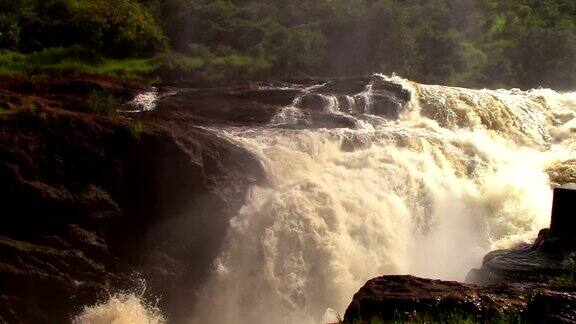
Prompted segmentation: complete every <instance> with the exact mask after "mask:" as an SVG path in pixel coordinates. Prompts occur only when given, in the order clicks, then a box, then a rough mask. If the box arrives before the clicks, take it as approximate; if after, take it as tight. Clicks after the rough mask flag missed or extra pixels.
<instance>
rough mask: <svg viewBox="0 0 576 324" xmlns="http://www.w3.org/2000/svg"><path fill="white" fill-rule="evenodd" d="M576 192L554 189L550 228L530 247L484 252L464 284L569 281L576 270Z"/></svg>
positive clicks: (541, 233)
mask: <svg viewBox="0 0 576 324" xmlns="http://www.w3.org/2000/svg"><path fill="white" fill-rule="evenodd" d="M575 195H576V191H574V190H568V189H561V188H557V189H555V190H554V204H553V208H552V221H551V228H550V229H543V230H541V231H540V232H539V234H538V238H537V239H536V240H535V241H534V243H533V244H531V245H528V244H526V245H523V246H519V247H516V248H514V249H507V250H498V251H493V252H490V253H488V254H487V255H486V256H485V257H484V259H483V261H482V267H481V268H480V269H472V270H471V271H470V273H469V274H468V276H467V278H466V281H467V282H470V283H475V284H482V285H488V284H493V283H499V282H545V281H555V280H559V279H566V278H572V280H574V278H573V277H574V269H576V235H575V233H574V227H573V226H572V227H571V225H572V223H573V222H574V217H573V213H572V211H571V210H572V202H573V201H574V200H573V199H574V197H575Z"/></svg>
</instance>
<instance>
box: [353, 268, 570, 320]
mask: <svg viewBox="0 0 576 324" xmlns="http://www.w3.org/2000/svg"><path fill="white" fill-rule="evenodd" d="M575 301H576V286H574V285H570V284H565V285H562V284H555V285H541V284H531V285H494V286H487V287H480V286H474V285H468V284H463V283H458V282H448V281H440V280H431V279H422V278H416V277H412V276H383V277H378V278H375V279H372V280H370V281H368V282H367V283H366V284H365V285H364V287H362V288H361V289H360V291H358V292H357V293H356V294H355V295H354V298H353V300H352V303H351V304H350V306H348V309H347V310H346V314H345V316H344V322H345V323H371V320H373V319H377V320H380V321H384V322H387V321H408V322H444V323H461V322H466V321H467V322H474V323H495V322H498V323H501V322H504V323H509V322H528V323H573V322H574V321H576V303H575Z"/></svg>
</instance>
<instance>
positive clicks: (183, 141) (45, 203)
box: [0, 80, 265, 323]
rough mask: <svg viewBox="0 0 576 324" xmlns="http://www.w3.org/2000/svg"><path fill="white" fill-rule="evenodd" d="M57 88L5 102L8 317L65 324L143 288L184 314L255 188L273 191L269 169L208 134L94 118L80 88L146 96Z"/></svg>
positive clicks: (1, 281)
mask: <svg viewBox="0 0 576 324" xmlns="http://www.w3.org/2000/svg"><path fill="white" fill-rule="evenodd" d="M5 82H6V81H5ZM55 85H57V87H56V86H55ZM50 86H51V87H52V88H49V89H46V88H45V86H44V85H42V84H41V85H40V86H39V85H38V84H25V83H19V81H15V80H11V83H10V84H8V85H6V84H4V89H9V90H1V93H0V94H1V95H2V99H3V102H7V103H9V104H10V106H12V107H13V109H10V110H8V109H7V110H6V111H2V114H1V115H0V156H1V157H2V158H1V160H0V183H1V186H0V200H1V205H2V207H1V208H2V211H1V212H0V215H1V217H0V251H1V253H0V287H2V289H1V293H0V295H1V297H0V319H2V320H3V321H5V322H9V323H54V322H59V323H65V322H68V321H70V320H71V318H72V317H73V316H74V314H77V313H79V312H80V311H81V308H82V306H83V305H90V304H94V303H95V302H96V301H98V300H105V299H107V298H108V297H107V296H108V294H112V293H114V292H116V291H120V290H122V289H133V288H134V287H138V286H139V281H140V280H142V279H145V280H146V282H147V285H148V291H147V292H148V293H149V294H150V296H152V298H154V296H157V297H158V296H162V301H161V305H160V306H161V307H162V309H163V310H165V311H166V313H167V314H169V316H168V318H170V319H175V318H178V317H179V316H184V315H185V314H187V313H189V309H188V308H189V304H188V301H190V300H193V299H194V296H193V294H194V291H195V289H194V287H197V286H198V285H199V284H200V283H201V282H202V280H203V278H204V277H205V276H206V275H207V272H208V270H209V266H210V263H211V261H212V260H213V258H214V257H215V255H216V254H217V253H218V250H219V246H220V244H221V243H222V240H223V237H224V234H225V231H226V228H227V223H228V220H229V218H230V217H232V216H233V215H234V214H235V213H236V212H237V210H238V209H239V208H240V206H241V205H242V203H243V201H244V196H245V190H246V188H247V187H248V186H249V185H250V184H255V183H264V182H265V175H264V171H263V170H262V168H261V166H260V163H259V161H258V160H257V159H256V158H255V157H254V156H253V155H252V154H251V153H249V152H247V151H245V150H243V149H242V148H239V147H238V146H235V145H233V144H231V143H230V142H228V141H225V140H222V139H220V138H218V137H216V136H214V135H212V134H210V133H209V132H206V131H204V130H202V129H198V128H194V127H184V126H179V125H175V124H172V123H169V122H167V121H166V120H162V119H161V118H157V119H156V120H155V121H154V122H152V121H148V122H147V121H145V120H142V121H137V120H135V119H133V118H129V117H114V118H110V117H104V116H97V115H94V114H92V113H89V111H87V107H86V98H85V97H83V96H86V95H87V93H88V91H79V90H78V88H82V89H90V88H98V89H105V90H106V91H111V92H112V91H117V92H119V94H124V95H125V96H126V97H130V96H131V94H130V93H129V92H128V93H127V90H126V89H128V90H132V91H137V90H138V88H136V90H134V89H133V88H130V87H126V88H120V89H119V90H118V89H115V88H110V84H107V83H105V82H102V80H96V81H93V80H71V81H70V80H65V81H61V83H60V84H59V83H58V82H54V83H52V84H50ZM68 107H74V110H76V111H70V110H68V109H65V108H68ZM63 108H64V109H63ZM183 301H186V302H183Z"/></svg>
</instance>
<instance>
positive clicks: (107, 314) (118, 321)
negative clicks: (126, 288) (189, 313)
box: [73, 293, 166, 324]
mask: <svg viewBox="0 0 576 324" xmlns="http://www.w3.org/2000/svg"><path fill="white" fill-rule="evenodd" d="M141 297H142V296H138V295H135V294H132V293H128V294H116V295H114V296H112V297H110V299H109V300H108V301H107V302H105V303H102V304H98V305H94V306H91V307H85V308H84V311H83V312H82V314H80V315H79V316H78V317H76V318H75V319H74V320H73V324H164V323H166V321H165V320H164V317H163V316H162V313H161V312H160V310H159V309H158V308H156V307H155V306H153V305H147V304H144V303H143V302H142V298H141Z"/></svg>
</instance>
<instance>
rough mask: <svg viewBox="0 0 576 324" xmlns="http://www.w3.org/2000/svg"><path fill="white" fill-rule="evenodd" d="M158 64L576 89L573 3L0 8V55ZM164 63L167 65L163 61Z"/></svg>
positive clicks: (345, 0)
mask: <svg viewBox="0 0 576 324" xmlns="http://www.w3.org/2000/svg"><path fill="white" fill-rule="evenodd" d="M72 45H80V46H83V47H85V48H88V49H91V50H92V51H94V52H96V54H99V55H104V56H107V57H114V58H120V57H150V56H152V55H160V56H162V57H164V58H165V59H166V60H167V61H168V62H169V63H168V64H167V65H166V66H167V67H169V68H170V69H172V70H174V69H175V67H179V68H180V70H181V71H180V72H182V71H184V73H181V74H180V76H185V75H186V74H203V75H206V76H219V77H223V78H282V77H286V76H346V75H359V74H367V73H373V72H383V73H393V72H395V73H398V74H400V75H402V76H405V77H407V78H410V79H413V80H416V81H419V82H428V83H447V84H455V85H462V86H491V87H496V86H504V87H522V88H527V87H538V86H551V87H556V88H574V86H576V2H574V1H573V0H510V1H498V0H404V1H399V0H140V1H135V0H93V1H91V0H22V1H13V0H0V47H3V48H7V49H12V50H17V51H20V52H24V53H28V52H34V51H38V50H41V49H44V48H48V47H68V46H72ZM162 53H163V54H162Z"/></svg>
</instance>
